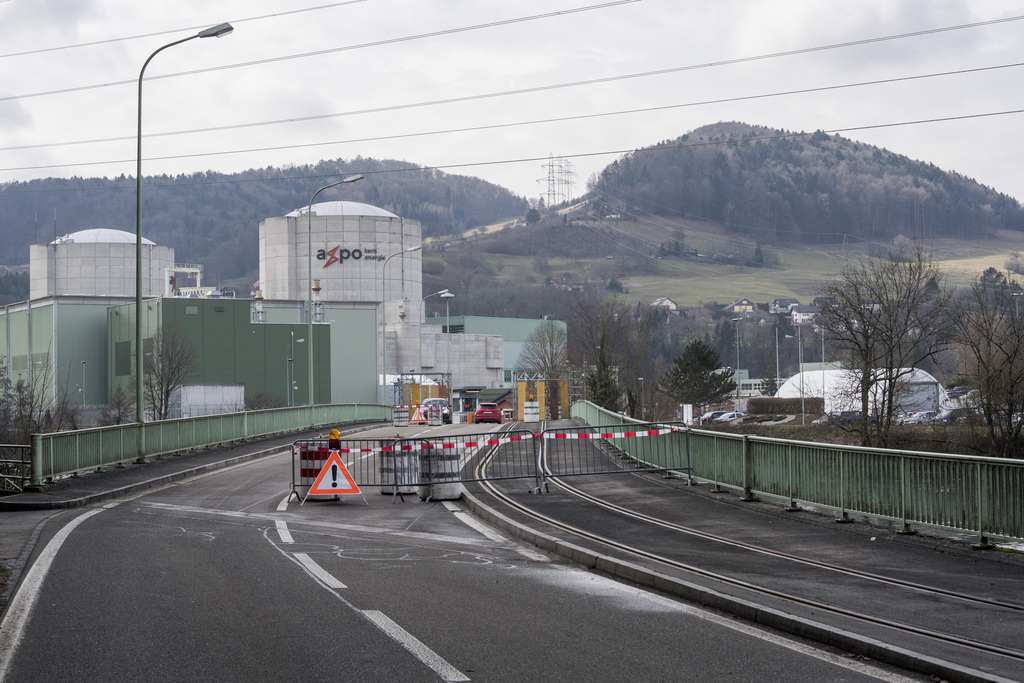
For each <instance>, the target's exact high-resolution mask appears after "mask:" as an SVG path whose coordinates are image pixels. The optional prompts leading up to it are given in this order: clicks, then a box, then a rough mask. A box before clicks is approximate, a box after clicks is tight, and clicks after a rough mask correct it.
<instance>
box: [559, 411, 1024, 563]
mask: <svg viewBox="0 0 1024 683" xmlns="http://www.w3.org/2000/svg"><path fill="white" fill-rule="evenodd" d="M572 417H574V418H576V419H579V420H582V421H583V422H586V423H587V424H637V422H636V421H635V420H632V419H630V418H628V417H624V416H622V415H618V414H616V413H612V412H609V411H607V410H604V409H603V408H600V407H598V406H596V405H594V404H592V403H589V402H579V403H576V404H575V405H573V407H572ZM678 443H682V442H678ZM688 443H689V449H690V452H689V456H690V466H691V467H692V474H693V476H694V477H696V478H698V479H702V480H704V481H708V482H710V483H712V484H714V485H715V486H720V487H726V488H731V489H735V490H737V491H740V492H742V494H743V497H744V499H747V500H752V499H754V498H756V497H757V496H765V497H772V498H777V499H781V500H783V501H787V502H788V503H789V505H790V507H791V508H795V507H796V506H798V505H800V504H804V505H808V506H815V507H821V508H827V509H831V510H834V511H836V512H837V513H838V515H839V519H840V521H847V520H849V519H850V515H863V516H865V517H872V518H878V519H885V520H890V521H893V522H896V523H897V524H899V525H900V527H901V530H902V531H905V532H910V531H912V529H913V527H914V526H923V527H933V528H938V529H945V530H949V531H954V532H960V533H965V534H971V535H974V536H976V537H977V544H978V546H980V547H987V546H988V545H989V543H990V541H991V540H994V539H995V540H1009V541H1022V540H1024V504H1022V502H1021V501H1024V460H1014V459H1008V458H984V457H976V456H969V455H948V454H944V453H924V452H917V451H900V450H890V449H884V448H864V447H858V446H839V445H831V444H821V443H811V442H806V441H788V440H785V439H773V438H768V437H761V436H751V435H746V434H727V433H723V432H713V431H706V430H700V429H691V430H690V438H689V441H688Z"/></svg>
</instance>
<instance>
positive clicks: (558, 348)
mask: <svg viewBox="0 0 1024 683" xmlns="http://www.w3.org/2000/svg"><path fill="white" fill-rule="evenodd" d="M568 368H569V355H568V345H567V340H566V334H565V328H564V327H563V326H562V325H559V324H558V323H555V322H552V321H550V320H546V321H544V322H543V323H541V324H540V325H538V326H537V328H536V329H535V330H534V331H533V332H531V333H530V335H529V336H528V337H527V338H526V341H525V342H524V343H523V349H522V351H521V352H520V353H519V360H518V361H517V362H516V369H518V370H532V371H534V372H538V373H542V374H544V375H546V376H556V375H561V374H564V373H565V371H566V370H568Z"/></svg>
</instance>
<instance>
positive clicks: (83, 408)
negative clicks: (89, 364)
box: [82, 360, 85, 420]
mask: <svg viewBox="0 0 1024 683" xmlns="http://www.w3.org/2000/svg"><path fill="white" fill-rule="evenodd" d="M82 419H83V420H84V419H85V361H84V360H83V361H82Z"/></svg>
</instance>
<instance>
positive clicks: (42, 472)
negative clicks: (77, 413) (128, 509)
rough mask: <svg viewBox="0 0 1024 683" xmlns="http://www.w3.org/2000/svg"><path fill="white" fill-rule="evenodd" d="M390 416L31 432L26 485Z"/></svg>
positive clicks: (358, 411) (238, 416)
mask: <svg viewBox="0 0 1024 683" xmlns="http://www.w3.org/2000/svg"><path fill="white" fill-rule="evenodd" d="M390 420H391V408H390V407H389V406H380V405H366V404H355V403H349V404H340V405H317V406H313V407H312V408H310V407H309V406H300V407H296V408H274V409H270V410H253V411H248V412H242V413H225V414H222V415H208V416H205V417H192V418H182V419H178V420H160V421H157V422H145V423H142V424H139V423H137V422H136V423H132V424H125V425H116V426H113V427H97V428H94V429H80V430H76V431H70V432H56V433H53V434H33V435H32V453H31V468H30V474H29V480H28V485H30V486H40V485H42V484H43V482H45V481H47V480H49V479H55V478H57V477H62V476H66V475H69V474H75V473H78V472H85V471H88V470H96V469H100V468H103V467H113V466H117V465H123V464H124V463H128V462H132V461H135V460H138V459H139V458H148V457H152V456H158V455H167V454H170V453H180V452H182V451H187V450H190V449H195V448H204V447H207V446H214V445H217V444H224V443H230V442H233V441H242V440H245V439H251V438H256V437H263V436H272V435H274V434H285V433H288V432H294V431H298V430H301V429H315V428H316V427H320V426H325V425H329V426H331V427H336V426H339V425H343V424H346V423H356V422H379V421H390Z"/></svg>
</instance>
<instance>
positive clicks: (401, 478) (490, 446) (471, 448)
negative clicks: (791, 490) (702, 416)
mask: <svg viewBox="0 0 1024 683" xmlns="http://www.w3.org/2000/svg"><path fill="white" fill-rule="evenodd" d="M689 443H690V433H689V429H688V428H687V427H686V425H684V424H682V423H651V424H638V425H630V428H629V429H628V430H627V428H626V427H625V426H624V425H609V426H597V427H570V428H562V429H549V430H545V431H543V432H541V433H539V434H534V433H533V432H531V431H529V430H516V431H511V432H501V433H495V432H489V433H486V434H450V435H445V436H440V437H433V438H406V439H402V438H384V439H337V440H334V441H331V440H328V439H301V440H299V441H296V442H294V443H293V444H292V491H293V492H294V493H295V494H296V495H297V496H298V497H299V498H305V496H306V494H307V493H308V491H309V487H310V486H312V484H313V482H314V481H315V480H316V477H317V475H318V474H319V473H320V471H321V470H322V469H323V467H324V466H325V465H326V463H327V459H328V458H329V457H330V454H331V452H332V451H337V452H338V454H339V455H340V456H341V459H342V462H343V463H344V464H345V468H346V469H347V470H348V472H349V474H350V475H351V476H352V479H353V481H355V483H356V485H357V486H359V487H360V488H364V487H370V488H379V489H380V490H381V493H390V494H392V495H401V494H406V493H416V492H417V491H418V492H419V494H420V497H421V498H423V499H425V500H427V499H430V498H458V497H459V496H461V489H455V490H454V491H453V490H452V489H450V488H449V489H443V490H442V488H441V487H443V486H447V485H451V484H462V483H465V482H472V481H499V480H506V479H532V480H533V481H534V487H533V490H534V491H535V492H542V491H544V490H545V487H544V483H545V480H546V479H547V478H549V477H568V476H577V475H594V474H628V473H631V472H665V473H674V472H686V473H687V475H689V473H690V469H691V468H690V448H689ZM438 492H440V494H441V495H438Z"/></svg>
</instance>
